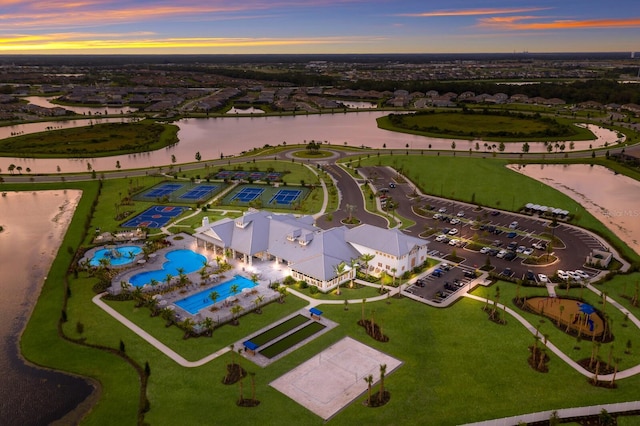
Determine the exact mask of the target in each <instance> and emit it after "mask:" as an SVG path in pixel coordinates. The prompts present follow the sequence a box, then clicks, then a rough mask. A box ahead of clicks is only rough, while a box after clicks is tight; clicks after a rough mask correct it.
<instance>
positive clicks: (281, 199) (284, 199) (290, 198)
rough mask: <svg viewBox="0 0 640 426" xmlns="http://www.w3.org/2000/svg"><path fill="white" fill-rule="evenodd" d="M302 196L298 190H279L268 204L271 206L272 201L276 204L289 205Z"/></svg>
mask: <svg viewBox="0 0 640 426" xmlns="http://www.w3.org/2000/svg"><path fill="white" fill-rule="evenodd" d="M300 194H302V191H300V190H299V189H281V190H279V191H278V192H276V195H274V196H273V197H271V199H270V200H269V204H272V203H273V202H274V201H275V202H276V203H277V204H291V203H293V202H294V201H295V200H297V199H298V197H299V196H300Z"/></svg>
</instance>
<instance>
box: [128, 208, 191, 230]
mask: <svg viewBox="0 0 640 426" xmlns="http://www.w3.org/2000/svg"><path fill="white" fill-rule="evenodd" d="M185 209H186V207H177V206H153V207H149V208H148V209H147V210H145V211H143V212H142V213H140V214H139V215H138V216H136V217H134V218H133V219H131V220H129V221H127V222H125V223H124V224H122V225H121V226H122V227H124V228H141V227H144V228H162V227H163V226H165V225H166V224H167V223H169V222H170V221H171V219H173V218H174V217H177V216H180V215H181V214H182V212H183V211H185Z"/></svg>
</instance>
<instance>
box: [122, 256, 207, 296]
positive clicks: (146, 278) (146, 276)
mask: <svg viewBox="0 0 640 426" xmlns="http://www.w3.org/2000/svg"><path fill="white" fill-rule="evenodd" d="M165 257H166V258H167V261H166V262H164V263H163V264H162V269H156V270H153V271H146V272H141V273H139V274H135V275H134V276H132V277H131V278H129V283H131V285H134V286H136V287H142V286H143V285H145V284H149V283H150V282H151V280H156V281H158V282H162V281H164V280H165V279H166V277H167V274H171V275H172V276H174V277H177V276H178V275H180V273H179V272H178V269H180V268H182V270H183V272H184V273H185V274H189V273H191V272H195V271H197V270H199V269H201V268H202V267H203V266H204V264H205V262H206V261H207V258H206V257H204V256H203V255H201V254H198V253H196V252H195V251H193V250H188V249H181V250H173V251H170V252H168V253H167V254H166V255H165Z"/></svg>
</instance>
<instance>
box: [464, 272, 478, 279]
mask: <svg viewBox="0 0 640 426" xmlns="http://www.w3.org/2000/svg"><path fill="white" fill-rule="evenodd" d="M464 276H465V277H467V278H475V277H476V273H475V272H474V271H464Z"/></svg>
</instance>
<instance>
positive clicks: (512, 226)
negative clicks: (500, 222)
mask: <svg viewBox="0 0 640 426" xmlns="http://www.w3.org/2000/svg"><path fill="white" fill-rule="evenodd" d="M517 227H518V222H517V221H515V220H514V221H513V222H511V223H510V224H509V229H516V228H517Z"/></svg>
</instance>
